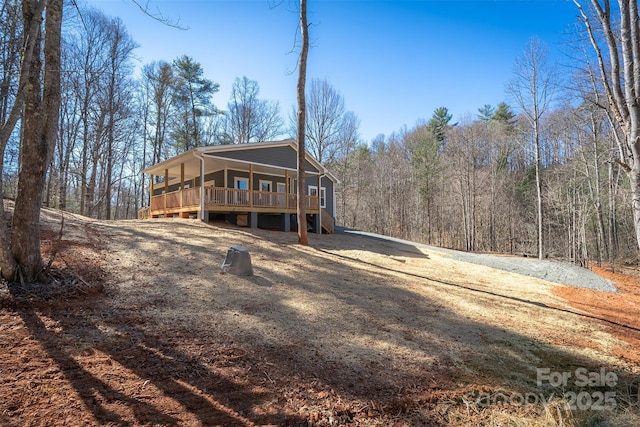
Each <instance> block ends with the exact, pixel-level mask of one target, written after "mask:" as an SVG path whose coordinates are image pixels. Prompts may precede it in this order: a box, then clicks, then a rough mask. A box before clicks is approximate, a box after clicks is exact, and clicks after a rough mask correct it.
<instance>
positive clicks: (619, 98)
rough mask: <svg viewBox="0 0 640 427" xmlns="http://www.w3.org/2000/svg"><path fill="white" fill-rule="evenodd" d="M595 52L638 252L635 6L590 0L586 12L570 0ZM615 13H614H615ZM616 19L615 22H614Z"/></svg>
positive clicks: (639, 110)
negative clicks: (627, 190)
mask: <svg viewBox="0 0 640 427" xmlns="http://www.w3.org/2000/svg"><path fill="white" fill-rule="evenodd" d="M574 3H575V4H576V6H577V7H578V9H579V11H580V13H581V17H582V22H583V23H584V25H585V28H586V30H587V34H588V36H589V40H590V42H591V45H592V47H593V50H594V52H595V60H596V63H597V65H596V69H597V70H598V73H599V77H600V81H601V85H602V90H603V91H604V93H605V94H606V102H604V104H605V105H604V107H605V108H606V109H607V110H608V111H610V113H611V115H612V117H613V119H614V121H615V123H616V125H617V126H619V127H620V128H621V129H622V131H623V133H624V138H621V139H620V140H619V147H620V153H621V158H620V159H619V160H618V162H619V164H620V166H622V168H623V169H624V170H625V172H626V173H627V176H628V177H629V182H630V184H631V211H632V214H633V223H634V229H635V234H636V241H637V246H638V249H640V49H638V46H639V45H640V29H639V24H638V3H637V1H635V0H631V1H624V0H619V1H618V9H617V11H616V10H612V7H611V2H610V1H609V0H604V1H600V0H591V1H590V5H591V7H590V9H589V10H587V9H585V7H584V6H583V3H584V2H582V1H579V0H574ZM616 12H617V13H616ZM616 20H617V21H616Z"/></svg>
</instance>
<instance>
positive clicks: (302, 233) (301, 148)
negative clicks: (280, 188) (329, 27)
mask: <svg viewBox="0 0 640 427" xmlns="http://www.w3.org/2000/svg"><path fill="white" fill-rule="evenodd" d="M300 33H301V34H302V50H301V51H300V64H299V68H298V88H297V89H298V93H297V95H298V96H297V98H298V128H297V139H298V209H297V214H298V243H300V244H301V245H308V244H309V239H308V237H307V212H306V206H305V197H304V194H305V188H304V187H305V181H306V180H305V170H304V163H305V157H306V156H305V153H306V149H305V143H304V136H305V135H304V131H305V118H306V100H305V93H304V91H305V84H306V80H307V55H308V53H309V27H308V25H307V0H300ZM318 191H320V189H318ZM318 208H320V207H319V206H318Z"/></svg>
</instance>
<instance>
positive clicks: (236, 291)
mask: <svg viewBox="0 0 640 427" xmlns="http://www.w3.org/2000/svg"><path fill="white" fill-rule="evenodd" d="M44 218H45V220H46V221H48V222H49V223H50V224H52V225H51V229H55V223H56V221H57V220H58V219H57V216H56V214H55V213H54V212H52V211H45V214H44ZM65 227H66V228H67V232H66V234H65V238H64V240H63V247H62V248H61V250H60V255H59V260H58V262H60V263H61V264H60V268H67V269H70V270H74V269H81V268H84V269H85V270H83V272H82V275H83V277H84V276H87V277H91V279H92V280H94V281H100V282H102V283H104V287H105V294H104V295H103V296H100V297H91V298H83V299H77V298H76V299H70V298H67V299H66V300H64V299H63V300H57V301H55V302H48V303H42V304H40V305H35V306H33V305H29V306H16V305H15V304H14V305H11V304H5V306H4V308H3V309H2V311H1V312H0V314H2V316H3V323H2V325H3V326H2V327H1V328H0V339H1V340H2V341H3V342H5V343H7V344H8V345H7V348H6V349H4V350H1V351H0V354H2V359H1V360H3V361H5V362H0V369H2V370H1V371H0V378H1V381H0V395H2V396H3V397H4V403H2V406H0V422H3V424H5V423H4V421H7V423H8V424H7V425H52V424H53V425H74V424H75V425H91V424H95V425H98V424H110V423H111V424H133V425H149V424H160V425H176V424H179V425H252V424H282V425H287V424H288V425H305V423H306V425H365V426H366V425H469V426H471V425H495V426H498V425H533V426H537V425H540V426H542V425H545V426H548V425H557V426H565V425H566V426H577V425H580V426H582V425H605V422H606V423H609V424H606V425H617V426H624V425H631V424H625V423H626V422H627V421H626V420H627V419H631V418H632V417H635V416H637V415H638V413H639V412H638V405H637V402H636V401H634V398H635V399H636V400H637V383H638V378H640V376H639V375H640V369H639V364H638V360H637V356H633V355H637V343H638V341H637V340H638V339H640V337H639V335H640V325H639V324H638V317H637V316H636V317H633V316H631V317H621V318H620V319H618V318H616V319H617V320H616V322H617V323H616V324H612V323H611V322H608V321H607V320H609V319H610V318H611V316H610V314H611V313H615V312H616V306H615V305H614V304H617V303H620V304H621V303H622V301H624V298H623V299H620V300H618V299H616V298H613V299H612V298H609V297H606V298H605V297H604V296H600V297H599V298H600V299H597V300H593V301H591V300H589V299H587V298H586V297H584V295H586V294H584V295H583V294H576V293H573V288H570V289H569V288H567V287H563V286H557V285H553V284H551V283H547V282H544V281H542V280H537V279H532V278H529V277H524V276H519V275H516V274H512V273H506V272H502V271H498V270H494V269H491V268H486V267H481V266H478V265H473V264H467V263H463V262H458V261H454V260H451V259H450V258H448V257H447V256H446V255H444V254H442V253H440V252H437V251H430V250H428V249H417V248H415V247H413V246H411V245H403V244H401V243H395V242H389V241H385V240H380V239H374V238H365V237H349V236H340V235H323V236H316V235H313V236H310V237H311V245H310V246H309V247H304V246H300V245H298V244H296V236H295V235H293V234H290V233H281V232H272V231H265V230H249V229H238V228H228V227H219V226H214V225H208V224H203V223H200V222H198V221H192V220H153V221H118V222H99V221H87V220H85V219H83V218H79V217H76V216H67V218H66V220H65ZM49 240H52V239H49ZM231 245H240V246H244V247H246V248H247V249H248V250H249V252H250V254H251V256H252V260H253V267H254V272H255V275H254V276H252V277H237V276H233V275H229V274H222V273H221V272H220V265H221V263H222V261H223V259H224V254H225V253H226V250H227V249H228V248H229V246H231ZM625 277H627V276H625ZM85 280H86V279H85ZM628 286H629V288H628V289H625V290H623V292H624V295H627V299H628V298H629V295H631V297H632V298H637V297H638V295H637V289H640V288H639V287H638V286H637V282H633V283H629V285H628ZM591 292H593V291H591ZM568 295H572V297H568ZM581 295H583V296H581ZM594 295H595V294H594ZM594 298H595V297H594ZM5 301H8V298H5ZM635 301H636V304H637V303H638V302H640V298H637V299H636V300H635ZM636 306H637V305H636ZM27 354H28V356H26V355H27ZM15 360H17V361H18V363H17V364H15V363H9V362H7V361H15ZM579 367H585V368H587V369H588V370H589V371H598V370H599V369H600V368H605V369H606V370H607V371H612V372H615V373H616V374H617V375H618V376H619V378H620V381H619V382H618V384H617V386H616V387H615V388H614V389H615V392H616V396H617V399H618V400H619V405H618V406H619V407H618V408H617V410H616V411H604V412H603V411H599V412H598V411H571V410H568V409H566V404H567V402H566V400H563V399H557V400H554V401H553V402H552V403H551V404H548V405H541V404H539V405H522V406H518V405H497V404H496V405H493V404H492V405H482V404H479V403H478V402H476V400H474V399H475V397H477V393H486V394H488V395H490V396H491V395H495V394H496V393H507V394H508V395H510V394H511V393H521V394H523V393H527V392H545V393H550V392H553V391H556V392H557V391H558V390H555V389H549V388H546V389H544V387H543V388H542V389H541V388H540V387H538V386H537V384H536V368H550V369H551V370H552V371H559V372H565V371H567V372H573V371H575V369H576V368H579ZM634 381H635V383H634ZM634 384H635V385H634ZM574 388H575V387H574ZM25 390H29V392H27V393H25ZM598 390H604V389H601V388H593V389H591V388H589V389H588V391H589V392H593V391H598ZM576 391H577V390H576ZM560 394H562V393H560ZM58 395H60V396H63V397H64V400H63V399H60V398H58V397H57V396H58ZM474 396H475V397H474ZM625 396H627V397H625ZM63 402H64V403H63ZM72 411H73V412H72ZM72 415H73V416H77V418H75V419H77V420H83V421H82V422H80V421H78V422H76V423H74V422H71V424H68V421H69V417H70V416H72ZM3 417H4V418H3Z"/></svg>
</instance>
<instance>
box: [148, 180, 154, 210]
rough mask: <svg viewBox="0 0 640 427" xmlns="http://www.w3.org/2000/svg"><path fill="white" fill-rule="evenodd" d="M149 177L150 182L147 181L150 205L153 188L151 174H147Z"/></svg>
mask: <svg viewBox="0 0 640 427" xmlns="http://www.w3.org/2000/svg"><path fill="white" fill-rule="evenodd" d="M149 178H150V180H151V182H150V183H149V206H151V198H152V197H153V192H154V190H155V188H153V178H154V176H153V174H149Z"/></svg>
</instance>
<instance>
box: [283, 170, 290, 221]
mask: <svg viewBox="0 0 640 427" xmlns="http://www.w3.org/2000/svg"><path fill="white" fill-rule="evenodd" d="M284 207H285V209H289V170H288V169H285V171H284ZM285 224H286V223H285ZM286 227H287V226H286V225H285V229H286ZM285 231H286V230H285Z"/></svg>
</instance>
